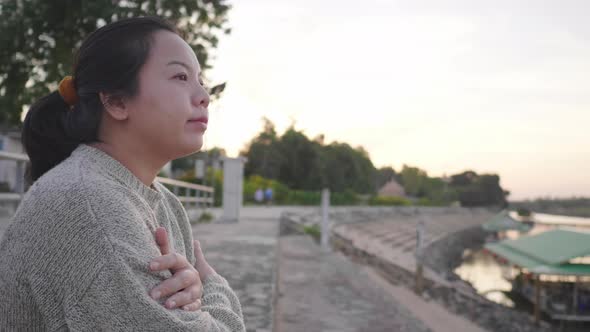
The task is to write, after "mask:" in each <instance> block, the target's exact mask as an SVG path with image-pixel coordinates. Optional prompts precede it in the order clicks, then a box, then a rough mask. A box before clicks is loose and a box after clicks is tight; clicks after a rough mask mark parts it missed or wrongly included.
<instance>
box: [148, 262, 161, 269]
mask: <svg viewBox="0 0 590 332" xmlns="http://www.w3.org/2000/svg"><path fill="white" fill-rule="evenodd" d="M159 267H160V263H156V262H153V263H151V264H150V268H151V269H152V270H155V269H157V268H159Z"/></svg>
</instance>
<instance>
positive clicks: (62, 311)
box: [0, 17, 245, 331]
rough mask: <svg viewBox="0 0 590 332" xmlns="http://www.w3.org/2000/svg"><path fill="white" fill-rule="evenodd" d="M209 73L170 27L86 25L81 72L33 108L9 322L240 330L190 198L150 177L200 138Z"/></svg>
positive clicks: (4, 306)
mask: <svg viewBox="0 0 590 332" xmlns="http://www.w3.org/2000/svg"><path fill="white" fill-rule="evenodd" d="M200 73H201V69H200V66H199V63H198V61H197V58H196V56H195V54H194V52H193V50H192V49H191V48H190V46H189V45H188V44H187V43H186V42H185V41H184V40H183V39H182V38H181V37H180V36H179V35H178V33H177V31H176V29H175V28H174V27H173V26H172V25H170V24H169V23H167V22H165V21H163V20H161V19H159V18H155V17H142V18H132V19H125V20H121V21H118V22H115V23H112V24H109V25H106V26H103V27H101V28H100V29H98V30H96V31H95V32H93V33H92V34H91V35H90V36H88V38H87V39H86V40H85V41H84V43H83V44H82V45H81V47H80V50H79V52H78V54H77V57H76V61H75V66H74V71H73V76H72V77H66V78H65V79H64V80H63V81H62V82H61V83H60V85H59V88H58V91H55V92H53V93H51V94H49V95H47V96H45V97H43V98H41V99H40V100H38V101H37V102H36V103H35V104H34V105H33V106H32V107H31V109H30V110H29V112H28V113H27V116H26V118H25V121H24V126H23V144H24V146H25V149H26V151H27V154H28V155H29V158H30V161H31V163H30V169H29V172H28V176H29V182H30V183H32V185H31V186H30V188H29V190H28V191H27V193H26V195H25V196H24V198H23V200H22V202H21V204H20V205H19V207H18V209H17V211H16V214H15V216H14V219H13V221H12V222H11V224H10V226H9V228H8V229H7V231H6V233H5V234H4V236H3V238H2V241H1V243H0V330H1V331H37V330H44V331H61V330H74V331H102V330H107V331H245V327H244V322H243V316H242V310H241V306H240V302H239V300H238V298H237V297H236V295H235V293H234V292H233V291H232V289H231V288H230V286H229V285H228V283H227V280H226V279H225V278H223V277H222V276H220V275H218V274H217V273H216V272H215V270H214V269H213V268H212V267H211V266H210V265H209V264H208V263H207V261H206V260H205V258H204V257H203V253H202V251H201V249H200V246H199V245H198V241H194V243H193V239H192V234H191V228H190V224H189V222H188V218H187V215H186V211H185V210H184V209H183V207H182V204H181V203H180V202H179V200H178V199H177V198H176V197H175V196H174V194H172V193H171V192H170V191H169V190H167V189H166V188H165V187H164V186H163V185H162V184H160V183H159V182H157V181H154V180H155V177H156V175H157V173H158V171H159V170H160V169H161V168H162V167H163V166H164V165H165V164H166V163H167V162H169V161H170V160H173V159H176V158H179V157H182V156H186V155H188V154H191V153H194V152H196V151H198V150H199V149H200V148H201V146H202V144H203V134H204V132H205V130H206V128H207V117H208V113H207V112H208V111H207V107H208V104H209V96H208V94H207V92H206V91H205V89H204V87H203V83H202V81H201V79H200ZM150 263H158V264H159V266H154V265H150ZM157 293H159V294H157ZM173 302H174V303H173Z"/></svg>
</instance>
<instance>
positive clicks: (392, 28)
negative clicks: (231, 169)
mask: <svg viewBox="0 0 590 332" xmlns="http://www.w3.org/2000/svg"><path fill="white" fill-rule="evenodd" d="M589 10H590V2H588V1H539V0H537V1H473V0H464V1H441V0H431V1H392V0H389V1H385V0H381V1H378V0H365V1H348V0H347V1H342V0H340V1H336V0H322V1H317V0H315V1H312V0H298V1H287V0H247V1H245V0H242V1H234V2H233V8H232V10H231V12H230V15H229V26H230V27H231V28H232V33H231V34H230V35H227V36H223V37H221V40H220V44H219V47H218V48H217V50H215V51H214V53H213V55H214V60H213V62H212V64H213V66H214V68H213V69H212V70H211V71H210V72H209V73H208V75H209V77H210V79H211V80H212V81H213V82H214V83H219V82H227V87H226V90H225V92H224V93H223V96H222V98H221V99H220V100H218V101H216V102H214V103H213V104H212V105H211V106H210V107H209V111H210V122H209V128H208V130H207V133H206V134H205V146H204V149H207V148H211V147H214V146H218V147H223V148H225V149H226V151H227V152H228V155H229V156H237V155H238V152H239V150H240V149H242V148H243V147H244V145H245V144H246V143H247V142H248V141H249V140H250V139H252V138H253V137H254V136H255V135H256V134H257V133H259V132H260V130H261V129H262V117H267V118H269V119H270V120H271V121H273V122H274V123H275V125H276V129H277V131H278V133H279V134H282V133H283V132H284V130H285V129H286V128H287V127H288V126H289V125H290V124H291V123H292V122H293V121H295V128H296V129H297V130H303V131H304V133H305V134H306V135H307V136H308V137H310V138H313V137H315V136H317V135H319V134H324V135H325V139H326V143H330V142H332V141H339V142H346V143H348V144H350V145H351V146H353V147H356V146H363V147H364V148H365V149H366V150H367V151H368V152H369V155H370V157H371V160H372V161H373V163H374V165H375V166H376V167H384V166H392V167H393V168H394V169H395V170H396V171H399V170H401V168H402V166H403V165H404V164H407V165H410V166H415V167H419V168H421V169H424V170H426V171H427V172H428V174H429V175H430V176H442V175H445V174H446V175H450V174H456V173H459V172H462V171H465V170H468V169H471V170H474V171H476V172H478V173H495V174H498V175H499V176H500V178H501V185H502V187H503V188H505V189H506V190H509V191H510V192H511V195H510V196H509V199H511V200H517V199H518V200H520V199H528V198H537V197H548V196H550V197H571V196H590V173H589V171H590V130H589V129H590V24H588V20H587V14H588V12H589Z"/></svg>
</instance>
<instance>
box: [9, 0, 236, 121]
mask: <svg viewBox="0 0 590 332" xmlns="http://www.w3.org/2000/svg"><path fill="white" fill-rule="evenodd" d="M229 10H230V5H228V4H227V1H225V0H167V1H159V0H144V1H138V0H126V1H71V0H70V1H67V0H56V1H45V0H26V1H22V0H4V1H2V2H1V4H0V16H1V17H2V19H1V20H0V45H2V47H1V48H0V109H1V110H2V112H0V123H4V124H11V125H19V124H20V115H21V111H22V108H23V105H28V104H31V103H32V101H33V100H35V99H37V98H39V97H41V96H43V95H45V94H47V93H49V92H50V91H52V90H54V89H56V88H57V83H59V81H60V80H61V79H62V78H63V77H64V76H65V75H68V74H71V71H72V67H73V66H72V65H73V64H72V61H73V58H74V57H73V55H74V50H75V49H77V48H79V46H80V45H81V43H82V40H83V39H84V38H85V37H86V36H87V35H88V34H89V33H90V32H92V31H94V30H96V29H97V28H98V27H100V26H102V25H104V24H106V23H110V22H113V21H116V20H118V19H120V18H125V17H137V16H145V15H158V16H161V17H164V18H166V19H168V20H169V21H171V22H173V23H174V24H176V26H177V27H178V28H179V30H181V31H182V32H183V37H184V39H185V40H186V41H187V43H188V44H189V45H190V46H191V47H192V48H193V50H194V51H195V54H196V55H197V58H198V59H199V62H200V64H201V67H202V68H203V70H207V69H209V68H210V67H211V64H210V61H209V52H210V50H212V49H214V48H216V47H217V43H218V38H219V36H220V35H222V34H225V33H229V32H230V29H229V28H227V14H228V12H229ZM224 86H225V84H219V85H217V86H214V87H213V88H212V92H213V94H214V95H217V94H219V93H220V92H221V91H222V90H223V88H224Z"/></svg>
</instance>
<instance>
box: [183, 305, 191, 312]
mask: <svg viewBox="0 0 590 332" xmlns="http://www.w3.org/2000/svg"><path fill="white" fill-rule="evenodd" d="M190 308H191V307H190V306H189V305H185V306H184V307H182V309H184V310H185V311H189V310H190Z"/></svg>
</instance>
